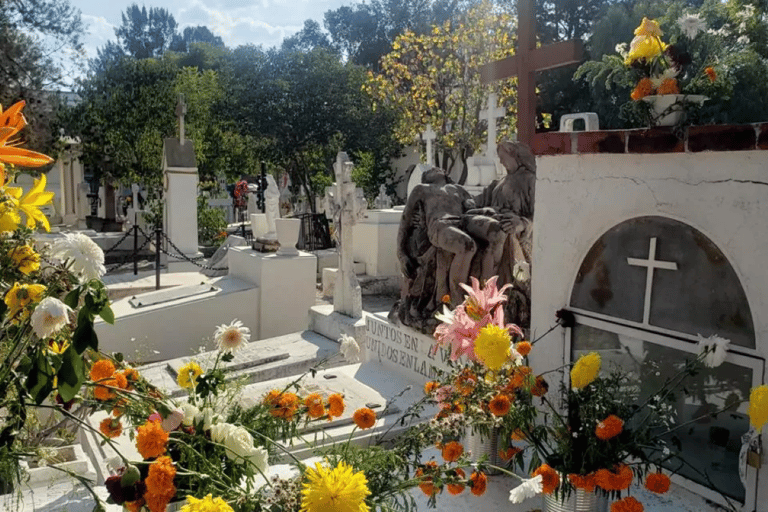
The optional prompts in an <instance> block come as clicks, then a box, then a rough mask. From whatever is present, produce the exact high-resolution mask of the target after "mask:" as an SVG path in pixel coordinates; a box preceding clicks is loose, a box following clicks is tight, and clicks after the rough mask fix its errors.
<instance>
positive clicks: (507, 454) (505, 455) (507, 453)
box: [499, 446, 523, 462]
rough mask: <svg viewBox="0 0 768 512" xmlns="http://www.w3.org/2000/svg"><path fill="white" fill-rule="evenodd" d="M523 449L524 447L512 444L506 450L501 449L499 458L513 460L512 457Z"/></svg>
mask: <svg viewBox="0 0 768 512" xmlns="http://www.w3.org/2000/svg"><path fill="white" fill-rule="evenodd" d="M522 451H523V449H522V448H518V447H517V446H510V447H509V448H507V449H506V450H499V458H500V459H501V460H503V461H505V462H506V461H508V460H512V457H514V456H515V455H517V454H518V453H520V452H522Z"/></svg>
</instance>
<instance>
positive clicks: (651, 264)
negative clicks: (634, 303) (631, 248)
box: [627, 237, 677, 325]
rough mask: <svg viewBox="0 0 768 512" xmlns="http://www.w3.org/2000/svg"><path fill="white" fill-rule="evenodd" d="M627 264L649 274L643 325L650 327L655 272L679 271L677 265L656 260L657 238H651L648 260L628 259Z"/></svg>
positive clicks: (646, 281)
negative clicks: (655, 270) (644, 268)
mask: <svg viewBox="0 0 768 512" xmlns="http://www.w3.org/2000/svg"><path fill="white" fill-rule="evenodd" d="M627 263H629V264H630V265H634V266H636V267H646V268H647V269H648V272H647V273H646V276H645V304H644V305H643V325H648V320H649V319H650V317H651V290H652V288H653V270H654V269H657V268H658V269H662V270H677V263H675V262H674V261H659V260H657V259H656V237H653V238H651V245H650V247H649V248H648V259H647V260H641V259H639V258H627Z"/></svg>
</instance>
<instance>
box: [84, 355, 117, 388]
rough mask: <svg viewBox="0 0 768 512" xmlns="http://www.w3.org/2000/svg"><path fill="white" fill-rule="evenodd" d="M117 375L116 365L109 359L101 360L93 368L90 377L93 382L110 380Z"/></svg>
mask: <svg viewBox="0 0 768 512" xmlns="http://www.w3.org/2000/svg"><path fill="white" fill-rule="evenodd" d="M113 373H115V365H114V363H112V361H110V360H109V359H100V360H98V361H96V362H95V363H93V366H91V373H90V377H91V380H92V381H93V382H98V381H100V380H102V379H108V378H109V377H111V376H112V374H113Z"/></svg>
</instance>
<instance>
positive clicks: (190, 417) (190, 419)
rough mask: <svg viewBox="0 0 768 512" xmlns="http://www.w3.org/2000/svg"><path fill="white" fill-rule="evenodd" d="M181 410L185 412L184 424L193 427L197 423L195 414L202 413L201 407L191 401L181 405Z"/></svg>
mask: <svg viewBox="0 0 768 512" xmlns="http://www.w3.org/2000/svg"><path fill="white" fill-rule="evenodd" d="M181 412H183V413H184V421H183V424H184V426H185V427H191V426H192V425H193V424H194V423H195V416H197V415H198V414H200V409H198V408H197V407H195V406H194V405H192V404H190V403H185V404H184V405H182V406H181Z"/></svg>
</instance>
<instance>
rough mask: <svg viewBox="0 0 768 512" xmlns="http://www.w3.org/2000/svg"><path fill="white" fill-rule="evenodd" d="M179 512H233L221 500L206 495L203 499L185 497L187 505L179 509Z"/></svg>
mask: <svg viewBox="0 0 768 512" xmlns="http://www.w3.org/2000/svg"><path fill="white" fill-rule="evenodd" d="M181 512H234V511H233V510H232V507H230V506H229V504H228V503H227V502H226V501H224V500H223V499H221V498H214V497H212V496H211V495H210V494H208V495H207V496H206V497H205V498H203V499H201V500H200V499H197V498H195V497H194V496H187V504H186V505H184V506H182V507H181Z"/></svg>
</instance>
